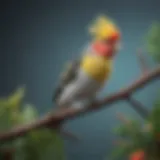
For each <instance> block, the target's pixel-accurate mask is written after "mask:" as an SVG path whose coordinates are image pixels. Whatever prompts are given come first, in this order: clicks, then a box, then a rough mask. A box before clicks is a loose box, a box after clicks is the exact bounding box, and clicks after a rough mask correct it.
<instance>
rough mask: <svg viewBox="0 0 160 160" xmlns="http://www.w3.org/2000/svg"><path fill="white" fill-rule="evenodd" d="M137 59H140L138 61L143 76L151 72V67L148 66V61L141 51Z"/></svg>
mask: <svg viewBox="0 0 160 160" xmlns="http://www.w3.org/2000/svg"><path fill="white" fill-rule="evenodd" d="M137 57H138V60H139V64H140V68H141V71H142V75H143V74H146V73H147V72H148V71H149V67H148V65H147V62H146V59H145V58H144V55H143V54H142V50H141V49H139V50H138V52H137Z"/></svg>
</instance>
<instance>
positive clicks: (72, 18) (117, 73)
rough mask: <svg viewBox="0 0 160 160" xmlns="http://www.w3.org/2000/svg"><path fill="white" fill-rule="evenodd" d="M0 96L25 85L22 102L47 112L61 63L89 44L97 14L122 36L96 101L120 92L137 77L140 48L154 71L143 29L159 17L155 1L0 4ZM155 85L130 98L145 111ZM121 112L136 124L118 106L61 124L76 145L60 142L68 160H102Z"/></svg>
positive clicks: (122, 106)
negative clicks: (108, 19)
mask: <svg viewBox="0 0 160 160" xmlns="http://www.w3.org/2000/svg"><path fill="white" fill-rule="evenodd" d="M1 7H2V9H1V17H2V18H1V30H0V33H1V36H0V37H1V39H0V41H1V47H0V51H1V52H0V55H1V57H0V72H1V78H0V82H1V83H0V95H1V96H4V95H8V94H9V93H10V92H11V91H13V90H14V89H16V87H17V86H19V85H21V84H25V85H26V88H27V96H26V101H29V102H31V103H33V104H34V105H35V106H36V107H37V108H38V110H39V111H40V113H41V115H43V114H45V113H46V112H47V111H48V110H49V109H51V108H52V107H53V104H52V102H51V96H52V92H53V89H54V88H55V86H56V84H57V82H58V76H59V74H60V72H61V71H62V69H63V67H64V65H65V63H66V62H67V61H69V60H70V59H72V58H76V57H77V56H79V55H80V54H81V51H82V49H83V48H84V47H85V46H86V45H87V44H88V42H89V41H90V37H89V35H88V32H87V25H88V24H89V23H90V21H91V20H92V19H93V18H95V16H96V15H97V14H99V13H105V14H106V15H109V16H110V17H112V18H113V19H115V20H116V22H117V24H118V25H119V27H120V28H121V31H122V46H123V49H122V50H121V51H120V52H119V54H118V55H117V57H116V59H115V66H114V72H113V74H112V77H111V79H110V80H109V81H108V82H107V84H106V86H105V88H104V89H103V91H102V92H101V94H100V97H104V96H107V95H108V94H110V93H113V92H116V91H117V90H119V89H121V88H123V87H126V86H127V85H129V84H131V83H132V82H133V81H134V80H136V79H137V77H138V76H140V74H141V71H140V68H139V64H138V61H137V57H136V52H137V50H138V48H143V49H144V53H145V56H146V58H147V61H148V64H149V66H150V67H151V68H153V67H155V64H154V62H153V60H152V59H151V58H150V57H149V56H148V54H147V51H146V50H145V47H144V44H145V43H144V36H145V35H146V32H147V30H148V29H149V26H150V25H151V24H152V22H154V21H158V20H159V18H160V9H159V8H160V1H159V0H141V1H138V0H134V1H132V0H130V1H129V0H128V1H126V0H120V1H118V0H117V1H116V0H92V1H91V0H81V1H79V0H77V1H75V0H68V1H65V0H63V1H62V0H59V1H56V0H52V1H51V0H46V1H42V0H39V1H37V0H33V1H31V0H28V1H18V0H15V1H7V2H4V3H2V4H1ZM159 84H160V83H159V81H156V82H154V83H152V84H150V85H148V86H147V87H145V88H144V89H143V90H141V91H140V92H138V93H136V95H134V96H135V97H136V99H138V100H140V101H142V102H143V104H144V105H146V106H147V107H148V108H149V109H151V107H152V104H153V102H154V100H155V98H156V95H157V92H158V90H157V87H158V86H159ZM117 112H122V113H124V114H128V115H129V116H131V117H134V118H138V119H140V120H141V118H140V117H139V115H138V114H137V113H136V112H135V111H134V110H133V109H132V108H131V107H130V105H129V104H128V103H127V102H125V101H123V102H118V103H115V104H113V105H111V106H110V107H109V108H107V109H103V110H101V111H98V112H96V113H92V114H88V115H86V116H85V117H79V118H76V119H75V120H72V121H69V122H67V123H66V129H69V130H70V131H72V132H74V133H75V134H77V135H79V137H80V138H81V139H82V141H81V142H79V143H75V142H72V141H71V140H66V141H65V142H66V143H65V146H66V152H67V157H68V159H69V160H102V159H104V157H105V156H109V154H110V153H111V151H112V149H113V147H114V146H113V141H114V140H116V138H117V137H116V136H115V135H114V134H113V133H112V129H113V128H114V127H116V126H117V125H118V124H120V122H119V121H118V120H117V119H116V113H117Z"/></svg>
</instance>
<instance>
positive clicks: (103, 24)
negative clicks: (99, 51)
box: [89, 15, 120, 40]
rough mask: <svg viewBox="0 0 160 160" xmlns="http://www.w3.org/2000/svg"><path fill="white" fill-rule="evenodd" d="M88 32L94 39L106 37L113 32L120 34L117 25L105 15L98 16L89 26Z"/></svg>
mask: <svg viewBox="0 0 160 160" xmlns="http://www.w3.org/2000/svg"><path fill="white" fill-rule="evenodd" d="M89 32H90V34H91V35H92V36H93V37H94V38H95V39H96V40H98V39H107V38H109V37H110V36H112V35H113V34H115V33H116V34H120V31H119V29H118V27H117V26H116V25H115V24H114V23H113V21H112V20H111V19H110V18H108V17H106V16H103V15H102V16H99V17H98V18H97V19H96V20H95V21H94V23H93V24H92V25H91V26H90V27H89Z"/></svg>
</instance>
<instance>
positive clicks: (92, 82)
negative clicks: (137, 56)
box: [53, 16, 120, 108]
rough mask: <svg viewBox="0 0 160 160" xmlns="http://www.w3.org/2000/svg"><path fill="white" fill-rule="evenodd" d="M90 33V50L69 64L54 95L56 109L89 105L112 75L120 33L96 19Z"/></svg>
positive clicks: (103, 21)
mask: <svg viewBox="0 0 160 160" xmlns="http://www.w3.org/2000/svg"><path fill="white" fill-rule="evenodd" d="M89 32H90V33H91V35H92V36H93V37H92V41H91V43H90V45H89V49H87V50H86V51H85V52H84V53H83V55H82V57H81V58H79V59H78V60H75V61H72V62H71V63H70V66H69V67H68V68H67V69H66V70H65V72H63V74H62V76H61V79H60V80H59V85H58V86H57V89H56V91H55V92H54V95H53V100H54V101H55V102H56V104H57V105H58V106H59V107H76V108H83V107H86V106H88V105H90V104H91V103H92V102H94V100H95V99H96V96H97V94H98V92H99V91H100V90H101V88H102V87H103V86H104V84H105V82H106V81H107V80H108V79H109V77H110V75H111V73H112V68H113V60H114V57H115V55H116V53H117V49H118V45H119V42H120V30H119V29H118V27H117V26H116V25H115V24H114V23H113V22H112V20H110V19H109V18H108V17H105V16H99V17H98V18H97V19H96V20H95V21H94V23H93V24H92V25H91V27H89Z"/></svg>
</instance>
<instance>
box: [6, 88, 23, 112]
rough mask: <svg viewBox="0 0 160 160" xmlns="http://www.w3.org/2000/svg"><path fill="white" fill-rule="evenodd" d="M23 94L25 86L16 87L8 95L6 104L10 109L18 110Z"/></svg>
mask: <svg viewBox="0 0 160 160" xmlns="http://www.w3.org/2000/svg"><path fill="white" fill-rule="evenodd" d="M24 96H25V88H24V87H21V88H18V89H17V90H16V91H15V92H13V93H12V94H11V95H10V96H9V97H8V106H9V108H10V109H12V110H18V109H19V107H20V105H21V102H22V100H23V98H24Z"/></svg>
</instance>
